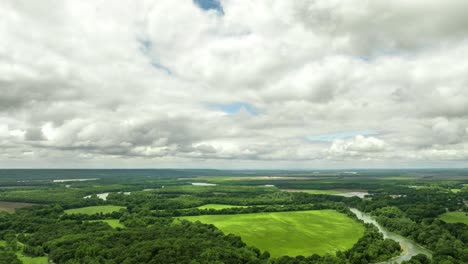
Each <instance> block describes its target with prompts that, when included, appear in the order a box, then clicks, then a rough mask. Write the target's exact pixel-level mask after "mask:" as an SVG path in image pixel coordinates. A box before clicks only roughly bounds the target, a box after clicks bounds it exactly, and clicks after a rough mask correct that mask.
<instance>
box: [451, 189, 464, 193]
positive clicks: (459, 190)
mask: <svg viewBox="0 0 468 264" xmlns="http://www.w3.org/2000/svg"><path fill="white" fill-rule="evenodd" d="M461 190H462V189H450V191H451V192H453V193H459V192H461Z"/></svg>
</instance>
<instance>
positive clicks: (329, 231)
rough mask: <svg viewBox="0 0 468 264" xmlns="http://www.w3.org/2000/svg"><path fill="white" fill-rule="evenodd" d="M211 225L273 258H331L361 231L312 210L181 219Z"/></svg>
mask: <svg viewBox="0 0 468 264" xmlns="http://www.w3.org/2000/svg"><path fill="white" fill-rule="evenodd" d="M182 219H187V220H189V221H200V222H203V223H208V224H214V225H215V226H216V227H218V228H219V229H221V230H222V231H223V232H224V233H226V234H229V233H232V234H236V235H239V236H240V237H241V238H242V240H243V241H244V242H245V243H247V244H248V245H252V246H255V247H257V248H259V249H260V250H262V251H264V250H268V251H269V252H270V254H271V255H272V256H273V257H278V256H283V255H290V256H297V255H304V256H309V255H312V254H314V253H316V254H320V255H324V254H327V253H331V254H333V253H334V252H335V251H337V250H342V251H344V250H347V249H349V248H351V247H352V246H353V245H354V244H355V243H356V242H357V240H358V239H359V238H360V237H361V236H362V235H363V233H364V227H363V226H362V225H361V224H359V223H358V222H357V221H355V220H353V219H351V218H349V217H347V216H346V215H344V214H341V213H338V212H336V211H334V210H311V211H296V212H274V213H256V214H237V215H201V216H188V217H182Z"/></svg>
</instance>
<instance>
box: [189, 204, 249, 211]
mask: <svg viewBox="0 0 468 264" xmlns="http://www.w3.org/2000/svg"><path fill="white" fill-rule="evenodd" d="M242 207H246V206H242V205H230V204H204V205H201V206H197V208H198V209H202V210H203V209H215V210H221V209H226V208H242Z"/></svg>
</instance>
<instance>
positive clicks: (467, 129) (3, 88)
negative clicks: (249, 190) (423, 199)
mask: <svg viewBox="0 0 468 264" xmlns="http://www.w3.org/2000/svg"><path fill="white" fill-rule="evenodd" d="M466 10H468V1H466V0H429V1H428V0H424V1H423V0H412V1H407V0H394V1H387V0H366V1H347V0H295V1H284V0H219V1H214V0H178V1H173V0H139V1H134V0H119V1H111V0H101V1H95V0H83V1H74V0H73V1H71V0H43V1H30V0H2V1H0V168H228V169H337V168H419V167H448V168H458V167H468V16H467V15H466Z"/></svg>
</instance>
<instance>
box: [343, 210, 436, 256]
mask: <svg viewBox="0 0 468 264" xmlns="http://www.w3.org/2000/svg"><path fill="white" fill-rule="evenodd" d="M350 210H351V212H353V213H354V214H355V215H356V216H357V218H359V219H361V220H362V221H364V223H369V224H373V225H375V226H376V227H377V229H379V231H380V233H382V234H383V237H384V238H389V239H392V240H395V241H396V242H398V243H400V246H401V248H402V249H403V253H402V254H401V255H400V256H398V257H395V258H392V259H390V260H388V261H384V262H380V263H401V262H403V261H405V260H409V259H411V257H413V256H416V255H418V254H424V255H426V256H428V257H429V258H431V257H432V252H431V251H430V250H428V249H426V248H424V247H422V246H420V245H418V244H416V243H415V242H414V241H412V240H410V239H408V238H406V237H404V236H401V235H399V234H397V233H394V232H391V231H388V230H387V229H386V228H385V227H383V226H381V225H380V224H379V223H377V221H375V219H374V218H372V216H371V215H369V214H366V213H363V212H361V211H359V210H358V209H356V208H350Z"/></svg>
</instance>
